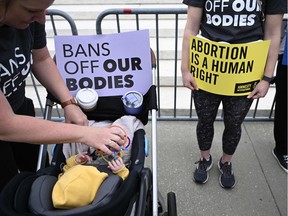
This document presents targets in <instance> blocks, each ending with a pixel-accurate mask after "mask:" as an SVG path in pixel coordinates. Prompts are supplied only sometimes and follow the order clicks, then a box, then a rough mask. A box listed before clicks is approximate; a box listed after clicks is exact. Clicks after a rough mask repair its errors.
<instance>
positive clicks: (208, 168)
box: [193, 161, 213, 184]
mask: <svg viewBox="0 0 288 216" xmlns="http://www.w3.org/2000/svg"><path fill="white" fill-rule="evenodd" d="M212 166H213V161H212V163H211V165H210V166H209V167H207V169H206V172H207V179H206V180H205V181H204V182H200V181H196V180H195V178H194V175H193V181H194V182H196V183H198V184H205V183H206V182H207V181H208V180H209V173H208V171H209V170H210V169H211V168H212Z"/></svg>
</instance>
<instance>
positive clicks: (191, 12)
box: [181, 6, 203, 90]
mask: <svg viewBox="0 0 288 216" xmlns="http://www.w3.org/2000/svg"><path fill="white" fill-rule="evenodd" d="M202 13H203V9H202V8H197V7H192V6H189V7H188V11H187V21H186V25H185V29H184V35H183V40H182V60H181V72H182V81H183V85H184V86H185V87H187V88H189V89H191V90H194V89H196V90H197V89H198V87H197V84H196V82H195V80H194V78H193V76H192V74H191V73H190V70H189V58H190V54H189V50H190V37H191V36H192V35H194V36H196V35H197V34H198V33H199V28H200V22H201V18H202Z"/></svg>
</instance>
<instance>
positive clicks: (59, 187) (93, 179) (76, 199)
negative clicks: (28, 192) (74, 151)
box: [52, 158, 108, 209]
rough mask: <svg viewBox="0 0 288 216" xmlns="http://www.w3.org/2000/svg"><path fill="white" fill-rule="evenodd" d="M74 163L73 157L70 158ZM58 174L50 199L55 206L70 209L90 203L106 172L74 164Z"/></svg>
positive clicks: (105, 176)
mask: <svg viewBox="0 0 288 216" xmlns="http://www.w3.org/2000/svg"><path fill="white" fill-rule="evenodd" d="M73 161H74V162H73ZM70 162H71V163H75V158H74V159H71V161H70ZM70 165H71V164H69V162H68V163H67V165H66V167H65V175H62V176H60V178H59V180H58V181H57V182H56V184H55V186H54V188H53V191H52V201H53V206H54V207H55V208H60V209H71V208H76V207H81V206H86V205H89V204H90V203H92V201H93V200H94V198H95V196H96V193H97V191H98V189H99V187H100V185H101V184H102V182H103V181H104V180H105V179H106V178H107V177H108V174H107V173H103V172H99V170H98V169H97V168H96V167H93V166H84V165H76V166H73V165H72V166H73V167H71V168H69V169H67V168H68V167H69V166H70Z"/></svg>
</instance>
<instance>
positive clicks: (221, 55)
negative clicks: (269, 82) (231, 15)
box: [190, 36, 270, 96]
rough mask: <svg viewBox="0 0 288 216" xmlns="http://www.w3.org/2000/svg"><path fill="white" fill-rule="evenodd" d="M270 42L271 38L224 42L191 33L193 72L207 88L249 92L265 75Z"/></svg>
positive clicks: (219, 91)
mask: <svg viewBox="0 0 288 216" xmlns="http://www.w3.org/2000/svg"><path fill="white" fill-rule="evenodd" d="M269 45H270V41H257V42H252V43H245V44H225V43H217V42H213V41H210V40H207V39H203V38H199V37H195V36H191V39H190V72H191V73H192V75H193V77H194V78H195V79H196V82H197V86H198V87H199V88H200V89H203V90H205V91H208V92H212V93H215V94H220V95H234V96H241V95H248V94H249V92H251V91H252V90H253V89H254V88H255V86H256V84H257V83H258V82H259V81H260V80H261V79H262V76H263V72H264V67H265V63H266V61H263V59H266V57H267V54H268V49H269ZM255 53H257V55H255Z"/></svg>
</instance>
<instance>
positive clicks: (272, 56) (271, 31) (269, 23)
mask: <svg viewBox="0 0 288 216" xmlns="http://www.w3.org/2000/svg"><path fill="white" fill-rule="evenodd" d="M282 19H283V14H282V15H281V14H277V15H267V16H266V18H265V24H264V40H270V41H271V43H270V47H269V51H268V56H267V61H266V65H265V70H264V75H265V76H267V77H272V76H273V73H274V69H275V66H276V62H277V59H278V53H279V46H280V38H281V23H282ZM268 89H269V83H268V82H266V81H261V82H259V83H258V84H257V86H256V87H255V89H254V90H253V91H252V92H251V93H250V94H249V95H248V98H253V99H257V98H261V97H264V96H265V95H266V94H267V92H268Z"/></svg>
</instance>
